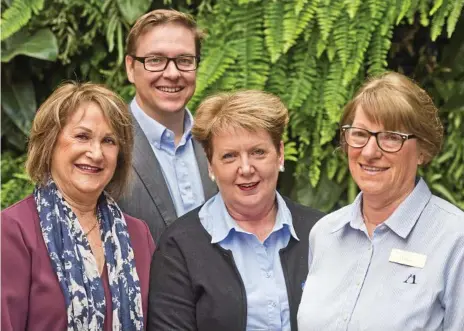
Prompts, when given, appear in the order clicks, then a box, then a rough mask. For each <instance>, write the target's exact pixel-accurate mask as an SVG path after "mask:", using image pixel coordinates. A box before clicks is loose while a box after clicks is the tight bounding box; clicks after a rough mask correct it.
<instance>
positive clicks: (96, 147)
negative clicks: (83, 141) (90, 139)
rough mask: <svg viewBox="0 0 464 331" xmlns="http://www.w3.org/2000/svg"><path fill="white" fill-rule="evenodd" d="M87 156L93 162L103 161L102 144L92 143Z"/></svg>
mask: <svg viewBox="0 0 464 331" xmlns="http://www.w3.org/2000/svg"><path fill="white" fill-rule="evenodd" d="M87 156H88V157H89V158H91V159H92V160H93V161H101V160H102V159H103V150H102V147H101V144H100V143H98V142H95V143H91V144H90V147H89V150H88V151H87Z"/></svg>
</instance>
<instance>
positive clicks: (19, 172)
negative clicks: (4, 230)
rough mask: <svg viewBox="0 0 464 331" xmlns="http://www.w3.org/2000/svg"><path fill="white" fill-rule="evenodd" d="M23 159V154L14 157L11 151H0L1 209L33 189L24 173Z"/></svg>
mask: <svg viewBox="0 0 464 331" xmlns="http://www.w3.org/2000/svg"><path fill="white" fill-rule="evenodd" d="M25 161H26V156H25V155H22V156H19V157H17V158H15V157H14V156H13V154H11V153H2V161H1V170H2V186H1V196H2V199H1V208H2V209H5V208H6V207H8V206H10V205H11V204H13V203H15V202H17V201H19V200H21V199H23V198H25V197H26V196H28V195H29V194H31V193H32V191H33V189H34V184H32V183H31V181H30V180H29V178H28V177H27V175H26V173H25V169H24V162H25Z"/></svg>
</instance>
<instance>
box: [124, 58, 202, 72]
mask: <svg viewBox="0 0 464 331" xmlns="http://www.w3.org/2000/svg"><path fill="white" fill-rule="evenodd" d="M131 57H132V58H133V59H134V60H136V61H139V62H141V63H143V67H144V68H145V70H147V71H151V72H158V71H164V70H165V69H166V68H167V67H168V65H169V62H171V61H173V62H174V64H175V65H176V68H177V70H179V71H195V70H197V68H198V63H200V57H199V56H194V55H181V56H176V57H167V56H158V55H153V56H144V57H140V56H134V55H131Z"/></svg>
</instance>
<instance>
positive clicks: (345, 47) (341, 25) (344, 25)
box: [329, 15, 354, 67]
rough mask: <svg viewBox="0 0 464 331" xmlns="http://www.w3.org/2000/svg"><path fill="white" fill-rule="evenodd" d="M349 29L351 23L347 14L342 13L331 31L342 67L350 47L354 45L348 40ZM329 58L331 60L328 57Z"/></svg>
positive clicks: (348, 55)
mask: <svg viewBox="0 0 464 331" xmlns="http://www.w3.org/2000/svg"><path fill="white" fill-rule="evenodd" d="M350 30H351V24H350V20H349V18H348V16H346V15H342V16H341V17H340V19H339V20H338V21H337V22H336V23H335V27H334V31H333V40H334V45H335V47H336V50H337V54H338V57H339V58H340V61H341V62H342V66H343V67H345V66H346V63H347V62H348V59H349V57H350V53H351V50H352V47H353V46H354V42H352V40H350ZM329 60H330V61H332V60H331V59H330V57H329Z"/></svg>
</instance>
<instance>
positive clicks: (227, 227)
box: [198, 191, 300, 244]
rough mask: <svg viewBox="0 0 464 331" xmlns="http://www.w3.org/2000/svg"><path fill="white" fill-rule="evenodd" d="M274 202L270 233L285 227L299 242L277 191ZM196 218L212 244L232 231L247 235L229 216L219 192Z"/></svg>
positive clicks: (288, 212) (289, 215)
mask: <svg viewBox="0 0 464 331" xmlns="http://www.w3.org/2000/svg"><path fill="white" fill-rule="evenodd" d="M276 200H277V214H276V222H275V224H274V228H273V229H272V232H271V233H273V232H277V231H280V230H281V229H282V228H284V227H285V228H288V230H289V231H290V234H291V236H292V237H294V238H295V239H296V240H298V241H299V240H300V239H299V238H298V236H297V235H296V232H295V229H294V227H293V222H292V214H291V212H290V210H289V209H288V207H287V205H286V204H285V201H284V200H283V198H282V197H281V196H280V194H279V193H278V192H277V191H276ZM198 216H199V218H200V222H201V224H202V225H203V227H204V228H205V230H206V231H207V232H208V233H209V234H210V236H211V243H212V244H215V243H218V242H221V241H223V240H224V239H226V238H227V237H228V236H229V234H230V233H231V232H232V231H234V232H243V233H248V232H246V231H244V230H243V229H242V228H241V227H240V226H239V225H238V224H237V223H236V222H235V221H234V219H233V218H232V217H231V216H230V215H229V212H228V211H227V208H226V206H225V204H224V200H223V199H222V196H221V193H220V192H219V193H218V194H216V195H215V196H214V197H213V198H211V199H210V200H208V201H207V202H206V203H205V204H204V205H203V207H202V208H201V209H200V212H199V214H198Z"/></svg>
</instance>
